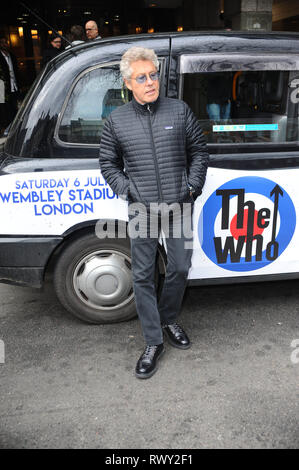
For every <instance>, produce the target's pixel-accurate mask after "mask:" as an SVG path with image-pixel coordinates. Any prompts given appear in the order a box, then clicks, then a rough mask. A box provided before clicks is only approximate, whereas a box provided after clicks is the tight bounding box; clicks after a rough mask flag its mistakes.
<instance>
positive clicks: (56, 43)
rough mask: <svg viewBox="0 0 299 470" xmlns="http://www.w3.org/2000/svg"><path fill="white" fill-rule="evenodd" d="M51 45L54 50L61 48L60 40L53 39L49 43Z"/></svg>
mask: <svg viewBox="0 0 299 470" xmlns="http://www.w3.org/2000/svg"><path fill="white" fill-rule="evenodd" d="M51 44H52V46H53V47H56V49H60V48H61V39H60V38H55V39H53V41H51Z"/></svg>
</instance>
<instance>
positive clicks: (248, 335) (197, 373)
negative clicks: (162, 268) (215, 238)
mask: <svg viewBox="0 0 299 470" xmlns="http://www.w3.org/2000/svg"><path fill="white" fill-rule="evenodd" d="M0 295H1V299H2V301H1V306H0V340H2V341H4V345H5V358H4V359H5V362H4V363H2V364H0V379H1V382H0V391H1V404H0V447H1V448H89V449H90V448H99V449H100V448H105V449H127V448H128V449H178V448H180V449H201V448H212V449H213V448H214V449H215V448H243V449H244V448H269V449H270V448H283V449H286V448H298V447H299V433H298V408H299V399H298V398H299V390H298V385H299V363H296V361H295V362H294V361H293V362H292V361H291V353H292V351H293V353H294V350H292V348H291V342H292V341H293V340H294V339H298V338H299V314H298V311H299V281H287V282H275V283H260V284H251V285H249V284H247V285H235V286H232V285H231V286H217V287H215V286H213V287H212V286H210V287H204V288H188V289H187V291H186V295H185V299H184V304H183V310H182V314H181V317H180V322H181V323H182V324H183V326H184V327H185V328H186V330H187V331H188V332H189V333H190V336H191V339H192V341H193V346H192V348H191V349H189V350H187V351H182V350H178V349H174V348H172V347H171V346H170V345H168V344H166V353H165V355H164V356H163V358H162V359H161V361H160V366H159V370H158V371H157V373H156V374H155V375H154V376H153V377H152V378H151V379H149V380H143V381H142V380H138V379H136V378H135V377H134V368H135V364H136V361H137V359H138V357H139V355H140V353H141V352H142V350H143V346H144V343H143V339H142V337H141V332H140V325H139V322H138V320H132V321H130V322H126V323H121V324H113V325H96V326H95V325H88V324H85V323H82V322H80V321H79V320H77V319H75V318H73V317H72V316H71V315H69V314H68V313H66V312H65V310H64V309H63V308H62V307H61V306H60V305H59V303H58V301H57V299H56V297H55V295H54V293H53V291H52V286H51V285H50V284H47V285H46V286H45V288H44V289H43V290H42V291H39V290H34V289H30V288H23V287H15V286H7V285H4V284H0ZM295 353H296V351H295ZM295 356H296V355H295ZM295 356H294V354H293V357H295ZM298 356H299V355H298Z"/></svg>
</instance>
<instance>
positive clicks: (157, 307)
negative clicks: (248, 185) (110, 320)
mask: <svg viewBox="0 0 299 470" xmlns="http://www.w3.org/2000/svg"><path fill="white" fill-rule="evenodd" d="M186 206H189V208H188V210H186V211H178V212H177V213H173V214H171V215H170V217H168V216H165V214H164V215H163V214H160V215H158V216H157V215H156V214H152V212H151V213H150V212H149V211H148V210H147V212H146V213H144V214H143V215H142V216H140V217H139V229H140V230H139V233H141V236H137V237H136V232H135V234H132V227H130V224H131V223H132V222H133V219H134V217H136V213H135V214H134V210H132V209H130V207H132V206H130V205H129V235H130V240H131V252H132V276H133V288H134V294H135V302H136V307H137V313H138V316H139V319H140V322H141V327H142V331H143V336H144V339H145V342H146V344H147V345H156V344H161V343H163V333H162V327H161V325H163V324H171V323H174V322H175V321H176V319H177V316H178V314H179V312H180V309H181V304H182V300H183V295H184V292H185V288H186V282H187V276H188V271H189V268H190V266H191V256H192V233H191V231H192V213H193V204H192V203H190V204H186ZM179 212H180V213H179ZM153 215H154V217H152V216H153ZM153 218H154V219H155V218H158V227H156V226H155V227H154V230H152V228H153V226H152V225H151V224H150V222H151V220H152V219H153ZM135 220H136V219H135ZM145 224H146V225H145ZM156 229H157V230H156ZM161 231H162V234H164V235H165V242H166V248H167V269H166V275H165V280H164V285H163V289H162V292H161V296H160V299H159V303H158V300H157V294H156V285H155V270H156V254H157V247H158V241H159V235H160V233H161ZM151 232H152V233H151ZM133 235H135V236H133Z"/></svg>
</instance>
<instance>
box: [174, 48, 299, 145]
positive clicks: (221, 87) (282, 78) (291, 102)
mask: <svg viewBox="0 0 299 470" xmlns="http://www.w3.org/2000/svg"><path fill="white" fill-rule="evenodd" d="M187 59H188V60H187ZM180 66H181V70H180V74H181V82H180V83H181V85H180V86H181V97H182V99H184V101H186V102H187V103H188V104H189V106H190V107H191V109H192V110H193V111H194V113H195V114H196V116H197V117H198V119H199V121H200V124H201V126H202V128H203V131H204V133H205V135H206V137H207V141H208V143H210V144H230V145H232V144H237V145H239V146H240V145H241V146H242V144H257V143H258V144H265V145H272V146H273V145H275V144H278V143H279V144H281V143H288V142H297V141H298V101H299V60H298V59H297V57H296V56H295V57H290V58H286V59H284V58H282V57H280V56H275V55H272V56H260V57H259V56H252V57H248V56H246V57H240V56H237V55H235V56H231V57H229V56H226V57H223V56H222V57H217V55H214V56H207V57H203V56H202V55H201V56H189V57H187V58H186V56H185V57H182V58H181V64H180Z"/></svg>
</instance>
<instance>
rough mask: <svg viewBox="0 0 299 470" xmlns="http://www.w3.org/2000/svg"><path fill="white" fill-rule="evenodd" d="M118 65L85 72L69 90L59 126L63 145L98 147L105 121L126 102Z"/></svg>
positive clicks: (126, 94) (127, 98)
mask: <svg viewBox="0 0 299 470" xmlns="http://www.w3.org/2000/svg"><path fill="white" fill-rule="evenodd" d="M129 99H130V97H129V91H128V90H127V89H126V88H125V87H124V86H123V81H122V78H121V75H120V72H119V65H118V64H115V65H109V66H105V67H99V68H96V69H94V70H91V71H89V72H87V73H85V74H84V75H83V76H82V77H81V78H80V80H79V81H78V82H77V83H76V85H75V87H74V88H73V90H72V93H71V95H70V98H69V100H68V103H67V106H66V108H65V111H64V113H63V117H62V120H61V123H60V127H59V132H58V135H59V138H60V139H61V140H62V141H64V142H71V143H87V144H99V142H100V137H101V133H102V129H103V126H104V122H105V119H106V118H107V117H108V116H109V114H110V113H111V111H113V109H115V108H116V107H118V106H121V105H123V104H125V103H127V102H128V101H129Z"/></svg>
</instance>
